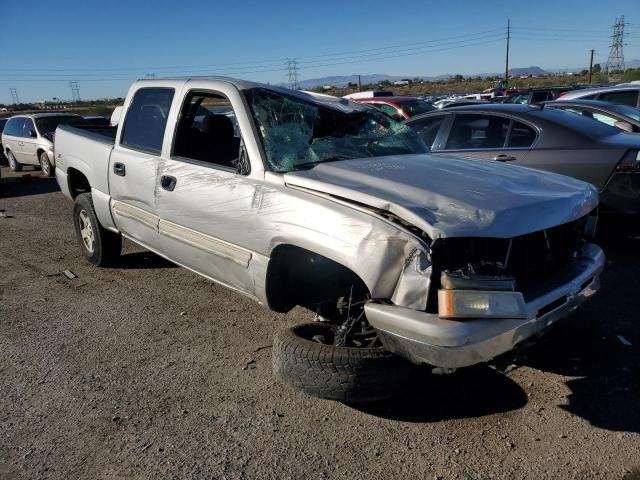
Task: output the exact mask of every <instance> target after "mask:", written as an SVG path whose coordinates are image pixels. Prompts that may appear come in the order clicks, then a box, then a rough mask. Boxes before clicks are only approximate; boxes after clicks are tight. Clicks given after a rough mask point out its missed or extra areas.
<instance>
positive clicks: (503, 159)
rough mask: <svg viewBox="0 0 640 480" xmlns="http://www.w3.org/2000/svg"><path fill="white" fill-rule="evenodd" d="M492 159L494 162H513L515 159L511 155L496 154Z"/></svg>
mask: <svg viewBox="0 0 640 480" xmlns="http://www.w3.org/2000/svg"><path fill="white" fill-rule="evenodd" d="M492 160H495V161H496V162H513V161H514V160H516V157H512V156H511V155H496V156H495V157H493V158H492Z"/></svg>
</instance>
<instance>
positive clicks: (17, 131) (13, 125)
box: [2, 117, 25, 162]
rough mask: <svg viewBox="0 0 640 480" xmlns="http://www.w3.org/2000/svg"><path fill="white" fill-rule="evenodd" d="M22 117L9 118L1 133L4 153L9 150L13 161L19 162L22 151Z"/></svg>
mask: <svg viewBox="0 0 640 480" xmlns="http://www.w3.org/2000/svg"><path fill="white" fill-rule="evenodd" d="M24 120H25V119H24V117H13V118H10V119H9V121H8V122H7V124H6V125H5V127H4V130H3V132H2V147H3V148H4V150H5V152H6V151H7V150H11V153H13V156H14V157H15V159H16V160H17V161H18V162H20V161H21V159H22V157H21V156H20V150H21V149H22V145H21V144H22V127H23V126H24Z"/></svg>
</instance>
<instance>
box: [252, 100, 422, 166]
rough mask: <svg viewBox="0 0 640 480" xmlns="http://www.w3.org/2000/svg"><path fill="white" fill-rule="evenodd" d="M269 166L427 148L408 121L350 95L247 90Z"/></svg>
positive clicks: (304, 164)
mask: <svg viewBox="0 0 640 480" xmlns="http://www.w3.org/2000/svg"><path fill="white" fill-rule="evenodd" d="M246 95H247V98H248V103H249V105H250V106H251V112H252V114H253V118H254V120H255V122H256V126H257V128H258V131H259V133H260V137H261V140H262V144H263V147H264V151H265V153H266V157H267V162H268V164H269V168H270V169H271V170H273V171H276V172H289V171H292V170H299V169H305V168H312V167H313V166H314V165H317V164H318V163H323V162H333V161H338V160H348V159H351V158H366V157H379V156H386V155H406V154H412V153H427V152H428V151H429V149H428V148H427V146H426V145H425V143H424V142H423V141H422V140H421V139H420V138H419V137H418V136H417V135H416V134H415V133H414V132H413V131H412V130H411V129H410V128H409V127H407V126H405V125H403V124H401V123H399V122H396V121H394V120H393V119H391V118H390V117H388V116H387V115H385V114H383V113H380V112H378V111H376V110H374V109H373V108H369V107H356V106H353V104H351V103H348V102H346V101H342V103H337V102H335V103H336V105H332V103H330V102H329V101H322V100H319V101H318V103H312V102H313V97H312V96H309V101H305V100H302V99H299V98H296V97H294V96H291V95H285V94H281V93H278V92H274V91H270V90H265V89H260V88H256V89H251V90H249V91H247V92H246Z"/></svg>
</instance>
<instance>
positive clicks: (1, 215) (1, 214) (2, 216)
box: [0, 209, 13, 218]
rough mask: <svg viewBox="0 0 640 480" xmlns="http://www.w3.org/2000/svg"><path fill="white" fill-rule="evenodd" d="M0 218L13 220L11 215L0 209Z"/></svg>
mask: <svg viewBox="0 0 640 480" xmlns="http://www.w3.org/2000/svg"><path fill="white" fill-rule="evenodd" d="M0 218H13V215H9V214H8V213H7V211H6V210H3V209H0Z"/></svg>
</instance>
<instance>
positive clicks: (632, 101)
mask: <svg viewBox="0 0 640 480" xmlns="http://www.w3.org/2000/svg"><path fill="white" fill-rule="evenodd" d="M599 100H602V101H604V102H610V103H618V104H620V105H630V106H632V107H635V106H637V105H638V91H637V90H626V91H622V92H606V93H601V94H600V98H599Z"/></svg>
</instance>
